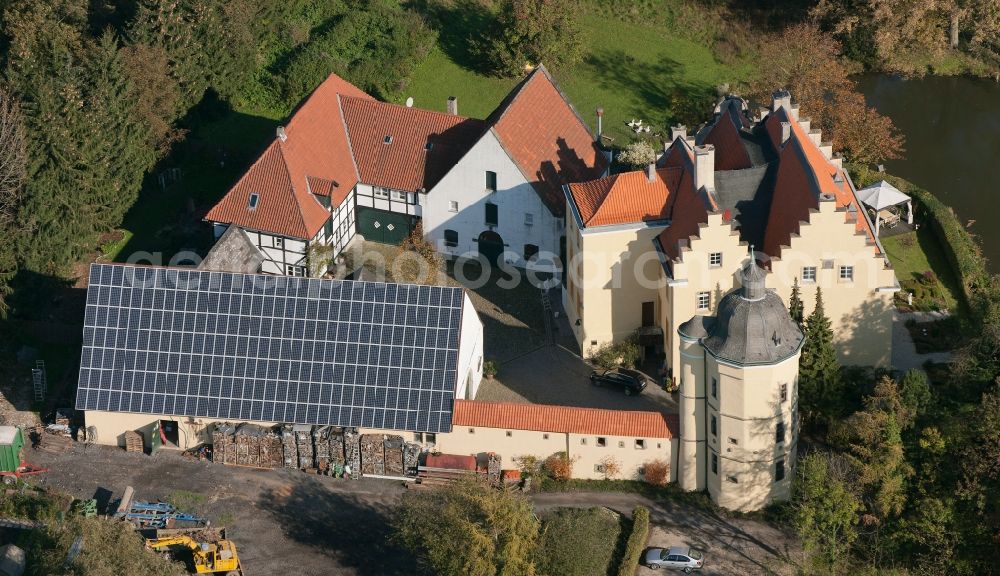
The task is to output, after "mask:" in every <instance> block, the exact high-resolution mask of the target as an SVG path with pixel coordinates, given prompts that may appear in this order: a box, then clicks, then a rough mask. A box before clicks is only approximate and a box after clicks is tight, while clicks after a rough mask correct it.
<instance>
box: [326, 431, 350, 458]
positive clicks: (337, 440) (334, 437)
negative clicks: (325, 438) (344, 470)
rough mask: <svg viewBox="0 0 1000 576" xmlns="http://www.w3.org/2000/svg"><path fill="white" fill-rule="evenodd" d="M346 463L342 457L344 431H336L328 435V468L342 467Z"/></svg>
mask: <svg viewBox="0 0 1000 576" xmlns="http://www.w3.org/2000/svg"><path fill="white" fill-rule="evenodd" d="M346 463H347V461H346V460H345V457H344V430H343V429H342V428H338V429H336V430H335V431H334V432H332V433H331V434H330V466H332V467H335V466H341V467H342V466H343V465H344V464H346Z"/></svg>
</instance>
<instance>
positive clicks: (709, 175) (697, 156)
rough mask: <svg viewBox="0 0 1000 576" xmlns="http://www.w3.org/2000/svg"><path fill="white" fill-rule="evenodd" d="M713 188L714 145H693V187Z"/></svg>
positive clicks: (699, 188) (697, 188)
mask: <svg viewBox="0 0 1000 576" xmlns="http://www.w3.org/2000/svg"><path fill="white" fill-rule="evenodd" d="M702 188H707V189H709V190H715V146H712V145H711V144H705V145H703V146H695V147H694V189H695V190H701V189H702Z"/></svg>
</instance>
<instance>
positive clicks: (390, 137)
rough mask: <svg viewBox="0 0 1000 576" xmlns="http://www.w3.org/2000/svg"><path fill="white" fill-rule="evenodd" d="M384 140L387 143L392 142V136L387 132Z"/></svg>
mask: <svg viewBox="0 0 1000 576" xmlns="http://www.w3.org/2000/svg"><path fill="white" fill-rule="evenodd" d="M382 141H383V142H385V143H386V144H392V136H390V135H388V134H386V136H385V140H382Z"/></svg>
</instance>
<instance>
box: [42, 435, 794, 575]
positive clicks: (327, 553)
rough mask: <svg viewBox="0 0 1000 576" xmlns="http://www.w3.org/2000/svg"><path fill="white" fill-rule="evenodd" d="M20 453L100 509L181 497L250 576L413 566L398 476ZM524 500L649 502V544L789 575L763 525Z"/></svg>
mask: <svg viewBox="0 0 1000 576" xmlns="http://www.w3.org/2000/svg"><path fill="white" fill-rule="evenodd" d="M26 457H27V459H28V460H29V461H31V462H33V463H35V464H39V465H42V466H46V467H48V468H50V471H49V472H48V473H45V474H42V475H40V476H38V477H36V479H34V480H32V481H33V482H37V483H39V484H41V485H43V486H48V487H51V488H53V489H56V490H59V491H62V492H66V493H68V494H70V495H72V496H75V497H77V498H97V499H98V505H99V506H102V507H103V506H107V505H109V504H110V503H113V502H114V501H115V500H116V499H117V498H119V497H120V496H121V494H122V492H123V491H124V490H125V487H126V486H132V487H134V488H135V490H136V499H139V500H149V501H155V500H174V501H177V500H184V501H187V502H189V503H190V504H188V505H187V507H188V508H189V509H187V510H185V511H187V512H191V513H194V514H199V515H202V516H204V517H207V518H209V519H210V520H211V521H212V522H213V524H215V525H225V526H226V527H227V528H228V531H229V534H230V536H231V538H232V539H233V540H234V541H235V543H236V545H237V546H238V548H239V551H240V556H241V558H242V559H243V562H244V563H245V565H246V569H247V574H248V575H249V576H272V575H274V576H277V575H280V574H293V573H294V574H296V576H313V575H315V576H327V575H336V576H340V575H346V576H393V575H397V574H398V575H403V574H407V575H419V574H421V572H420V571H419V570H418V568H417V566H416V564H415V563H414V562H413V560H412V559H411V558H410V556H409V555H408V553H407V552H406V551H404V550H403V549H401V548H400V547H398V546H396V545H395V544H394V543H393V542H392V541H391V540H390V539H389V536H390V528H389V524H388V520H389V517H390V515H391V514H392V510H393V507H394V506H395V505H396V503H397V502H398V500H399V498H400V497H401V495H402V494H403V492H404V491H405V488H404V487H403V486H402V483H401V482H397V481H389V480H375V479H361V480H340V479H333V478H326V477H321V476H312V475H307V474H305V473H303V472H299V471H296V470H272V471H265V470H251V469H246V468H235V467H229V466H223V465H222V464H215V463H212V462H204V461H196V460H190V459H187V458H184V457H182V456H181V455H180V454H178V453H175V452H170V451H160V452H159V453H157V454H156V455H154V456H145V455H141V454H134V453H127V452H125V451H124V450H122V449H119V448H112V447H106V446H96V445H86V444H79V443H73V442H71V441H69V440H66V439H62V438H57V437H52V436H45V437H44V440H43V442H42V445H41V447H40V448H39V449H37V450H31V449H26ZM533 500H534V502H535V507H536V509H537V510H538V511H539V512H540V513H542V512H545V511H547V510H551V509H553V508H558V507H592V506H607V507H609V508H611V509H613V510H615V511H618V512H620V513H623V514H630V513H631V511H632V509H633V508H634V507H635V505H636V504H643V505H646V506H648V507H649V508H650V510H651V512H652V516H651V520H652V529H651V535H650V540H649V545H650V546H664V545H670V544H687V545H690V546H692V547H697V548H700V549H701V550H703V551H705V554H706V560H707V564H706V569H705V570H704V572H703V573H704V574H742V575H744V576H749V575H754V574H765V573H778V574H783V573H790V572H791V566H790V564H789V563H788V562H789V560H790V559H792V558H794V555H795V554H796V551H797V545H796V543H795V542H794V541H793V540H792V539H790V538H788V537H787V536H786V535H784V534H782V533H781V532H780V531H778V530H776V529H774V528H773V527H771V526H768V525H767V524H764V523H762V522H756V521H749V520H731V519H726V518H722V517H719V516H715V515H712V514H710V513H707V512H704V511H702V510H698V509H694V508H692V507H690V506H687V505H684V504H680V503H676V502H652V501H650V500H648V499H645V498H642V497H641V496H637V495H634V494H616V493H560V494H554V493H553V494H537V495H534V496H533ZM768 570H770V571H771V572H767V571H768ZM651 573H652V572H651V571H648V570H647V569H645V568H640V570H639V572H638V574H651Z"/></svg>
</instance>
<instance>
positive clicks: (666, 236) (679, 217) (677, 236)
mask: <svg viewBox="0 0 1000 576" xmlns="http://www.w3.org/2000/svg"><path fill="white" fill-rule="evenodd" d="M704 222H708V208H707V207H706V203H705V200H704V199H703V198H702V197H701V196H699V194H698V192H696V191H695V189H694V179H693V177H692V175H691V172H690V171H688V170H685V171H684V173H683V174H682V175H681V180H680V182H679V183H678V184H677V190H676V193H675V194H674V196H673V202H671V204H670V226H668V227H667V228H666V230H664V231H663V232H661V233H660V236H659V240H660V245H661V246H663V249H664V251H666V253H667V255H668V256H669V257H670V258H677V257H678V256H680V241H681V240H687V239H688V238H690V237H691V236H697V235H698V233H699V230H700V228H699V224H702V223H704Z"/></svg>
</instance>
